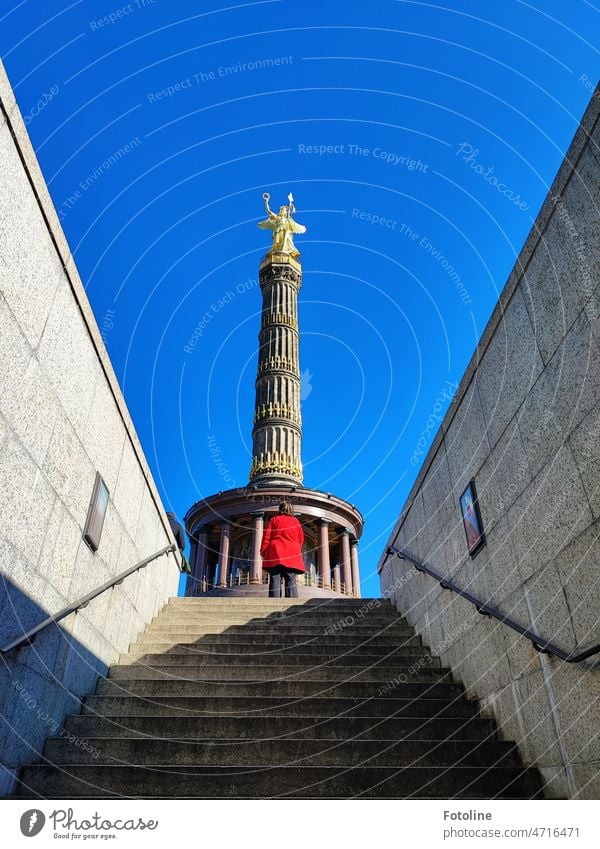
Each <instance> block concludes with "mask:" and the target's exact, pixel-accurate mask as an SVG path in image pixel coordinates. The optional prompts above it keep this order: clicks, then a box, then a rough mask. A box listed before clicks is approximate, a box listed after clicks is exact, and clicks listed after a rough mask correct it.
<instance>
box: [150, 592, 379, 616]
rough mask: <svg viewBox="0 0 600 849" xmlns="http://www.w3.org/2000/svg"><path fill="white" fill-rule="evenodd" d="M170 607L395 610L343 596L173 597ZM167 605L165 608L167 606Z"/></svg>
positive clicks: (361, 599)
mask: <svg viewBox="0 0 600 849" xmlns="http://www.w3.org/2000/svg"><path fill="white" fill-rule="evenodd" d="M167 605H168V607H197V608H199V609H200V608H203V607H205V608H212V607H214V608H220V607H236V608H242V609H244V608H250V609H256V610H260V609H261V608H264V609H265V610H270V609H281V608H286V607H305V608H307V609H310V610H312V609H317V608H320V609H322V610H336V611H337V610H343V609H345V608H349V609H351V610H357V609H359V608H362V609H364V610H365V611H366V612H368V611H370V610H382V609H385V608H386V607H387V608H388V609H389V610H392V611H393V610H394V609H395V608H394V607H393V605H392V603H391V602H390V600H389V599H387V598H349V597H348V596H342V597H340V598H322V599H321V598H314V599H306V598H268V596H264V597H258V598H250V597H248V596H246V597H245V598H243V597H242V598H234V597H232V596H224V597H221V598H218V597H215V598H209V597H203V598H193V597H191V596H185V597H183V596H182V597H179V596H177V597H173V598H170V599H169V601H168V602H167ZM167 605H165V607H166V606H167Z"/></svg>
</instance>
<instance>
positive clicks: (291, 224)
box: [258, 192, 306, 257]
mask: <svg viewBox="0 0 600 849" xmlns="http://www.w3.org/2000/svg"><path fill="white" fill-rule="evenodd" d="M262 197H263V200H264V202H265V209H266V211H267V215H268V216H269V217H268V218H266V219H265V220H264V221H259V222H258V226H259V227H260V228H261V230H272V232H273V244H272V245H271V250H270V251H268V253H269V254H274V253H279V254H289V255H290V256H292V257H297V256H300V251H299V250H298V249H297V247H296V246H295V245H294V238H293V237H294V233H306V227H304V225H303V224H298V222H297V221H294V219H293V218H292V215H293V213H294V212H296V207H295V206H294V196H293V195H292V193H291V192H290V194H289V195H288V200H289V205H288V206H280V207H279V212H278V213H275V212H273V210H272V209H271V207H270V206H269V201H270V200H271V195H270V194H269V193H268V192H264V193H263V196H262Z"/></svg>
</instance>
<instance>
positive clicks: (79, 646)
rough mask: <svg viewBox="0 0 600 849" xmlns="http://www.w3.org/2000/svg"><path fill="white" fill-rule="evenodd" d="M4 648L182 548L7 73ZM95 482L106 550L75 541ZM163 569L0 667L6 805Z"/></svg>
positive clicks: (3, 128)
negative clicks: (101, 489) (163, 553)
mask: <svg viewBox="0 0 600 849" xmlns="http://www.w3.org/2000/svg"><path fill="white" fill-rule="evenodd" d="M0 387H1V391H0V645H6V644H7V643H8V642H10V641H11V640H12V639H13V638H15V637H16V636H18V635H19V634H20V633H23V631H24V630H27V629H28V628H30V627H32V626H33V625H36V624H37V623H38V622H39V621H41V620H42V619H44V618H45V617H46V616H47V615H49V614H52V613H55V612H57V611H58V610H60V609H61V608H62V607H64V606H66V605H67V604H68V603H70V602H72V601H74V600H75V599H77V598H78V597H80V596H82V595H83V594H85V593H87V592H89V591H91V590H93V589H95V588H96V587H97V586H99V585H100V584H102V583H103V582H105V581H107V580H109V579H110V578H111V577H113V576H114V575H116V574H118V573H119V572H121V571H124V570H125V569H127V568H128V567H129V566H132V565H133V564H134V563H136V562H138V561H139V560H141V559H143V558H144V557H147V556H149V555H151V554H153V553H154V552H155V551H157V550H159V549H160V548H163V547H164V546H167V545H169V544H170V543H171V542H174V540H173V537H172V535H171V532H170V529H169V524H168V520H167V518H166V516H165V512H164V509H163V507H162V504H161V501H160V498H159V495H158V492H157V490H156V486H155V484H154V481H153V480H152V475H151V473H150V470H149V468H148V464H147V462H146V459H145V457H144V453H143V451H142V448H141V446H140V443H139V441H138V438H137V436H136V433H135V429H134V427H133V424H132V422H131V419H130V417H129V413H128V411H127V407H126V405H125V402H124V400H123V396H122V394H121V391H120V389H119V385H118V382H117V379H116V376H115V374H114V372H113V370H112V367H111V364H110V360H109V358H108V355H107V353H106V349H105V347H104V344H103V342H102V339H101V337H100V333H99V330H98V327H97V325H96V322H95V319H94V316H93V314H92V311H91V308H90V305H89V302H88V300H87V297H86V294H85V291H84V288H83V285H82V283H81V280H80V278H79V275H78V273H77V268H76V266H75V262H74V260H73V257H72V255H71V253H70V251H69V247H68V245H67V242H66V240H65V237H64V234H63V232H62V228H61V226H60V223H59V221H58V218H57V216H56V213H55V210H54V207H53V205H52V201H51V200H50V196H49V194H48V191H47V188H46V185H45V182H44V179H43V176H42V174H41V171H40V169H39V166H38V163H37V160H36V157H35V154H34V152H33V149H32V147H31V144H30V142H29V138H28V136H27V133H26V130H25V127H24V124H23V121H22V119H21V116H20V113H19V110H18V107H17V105H16V103H15V100H14V96H13V93H12V90H11V87H10V84H9V82H8V79H7V78H6V75H5V73H4V70H3V68H2V66H1V65H0ZM96 471H99V472H100V474H101V475H102V477H103V478H104V480H105V482H106V484H107V486H108V489H109V491H110V503H109V506H108V512H107V515H106V520H105V524H104V529H103V533H102V538H101V542H100V547H99V549H98V551H97V552H96V553H95V554H93V553H92V551H91V550H90V549H89V548H88V547H87V545H86V544H85V542H84V541H83V539H82V530H83V525H84V523H85V519H86V514H87V510H88V504H89V501H90V497H91V494H92V488H93V485H94V479H95V475H96ZM178 558H179V555H178V554H177V555H175V554H171V555H169V556H168V557H162V558H160V559H159V560H157V561H155V562H154V563H152V564H151V565H149V566H148V567H146V568H145V569H144V570H143V571H142V572H140V573H136V574H135V575H133V576H131V577H129V578H128V579H127V580H126V581H125V582H124V583H123V584H122V585H120V586H118V587H115V588H113V589H111V590H109V591H107V592H106V593H105V594H104V595H103V596H101V597H99V598H98V599H96V600H95V601H92V602H91V603H90V604H89V606H88V607H87V608H86V609H85V610H82V611H81V612H78V613H76V614H73V615H71V616H70V617H69V618H67V619H65V620H64V621H63V623H62V626H61V627H60V628H57V627H53V628H50V629H48V630H46V631H44V632H42V633H41V634H40V635H39V636H38V637H37V639H36V641H35V642H34V643H33V645H32V646H31V647H27V648H22V649H20V650H18V651H16V652H13V653H11V654H9V655H5V656H4V661H5V662H0V764H1V767H0V795H6V794H8V793H9V792H10V791H11V789H12V788H13V787H14V782H15V775H16V772H17V770H18V767H19V766H20V765H21V764H23V763H28V762H33V761H35V760H37V759H38V758H39V753H40V752H41V748H42V746H43V743H44V740H45V738H46V737H47V736H48V735H49V734H56V733H58V732H59V731H60V729H61V728H62V723H63V719H64V716H65V714H66V713H67V712H73V711H74V712H76V711H77V707H78V700H79V697H80V696H81V695H83V694H85V693H87V692H90V691H92V690H93V688H94V685H95V679H96V677H97V676H98V675H99V674H103V673H104V672H105V671H106V669H107V666H108V665H109V664H110V663H112V662H114V661H115V660H116V659H117V657H118V655H119V654H120V653H121V652H124V651H126V650H127V649H128V646H129V644H130V643H131V642H133V641H134V640H135V639H136V637H137V635H138V634H139V633H140V632H141V631H142V630H143V629H144V628H145V626H146V624H147V623H148V622H149V621H150V620H151V619H152V617H153V616H154V615H155V614H156V613H157V612H158V610H159V609H160V608H161V607H162V606H163V604H165V603H166V601H167V600H168V598H169V597H170V596H174V595H176V594H177V588H178V581H179V568H178V562H177V561H178Z"/></svg>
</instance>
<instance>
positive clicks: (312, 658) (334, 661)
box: [119, 647, 448, 675]
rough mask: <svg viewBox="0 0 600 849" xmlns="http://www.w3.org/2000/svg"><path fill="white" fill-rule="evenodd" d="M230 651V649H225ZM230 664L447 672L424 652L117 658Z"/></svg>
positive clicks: (201, 653) (199, 651)
mask: <svg viewBox="0 0 600 849" xmlns="http://www.w3.org/2000/svg"><path fill="white" fill-rule="evenodd" d="M228 648H230V647H228ZM223 663H228V664H229V663H231V664H233V665H238V666H256V665H261V664H265V663H281V664H284V665H285V666H306V665H307V664H310V665H312V666H317V665H327V666H332V665H339V666H349V665H356V664H358V665H360V666H375V665H378V666H385V667H386V668H387V667H389V666H397V667H401V668H402V669H404V670H405V672H407V674H408V672H409V671H410V673H411V674H415V672H416V673H418V674H419V675H429V674H430V673H434V674H436V675H441V674H444V673H445V672H447V671H448V670H442V669H441V667H440V661H439V658H431V657H429V656H428V655H426V654H425V653H423V654H421V655H420V656H419V657H415V656H412V657H411V656H410V655H401V654H396V653H395V652H394V653H391V654H390V653H386V654H362V653H359V652H356V653H355V652H353V653H351V654H350V653H346V654H325V653H323V652H315V651H314V650H313V649H311V650H310V652H294V653H292V652H281V651H279V650H272V649H271V650H269V651H266V652H259V651H254V652H252V653H250V652H239V653H235V654H234V653H233V652H229V651H227V652H221V651H212V652H206V651H203V650H202V649H201V648H200V649H197V650H196V649H194V648H192V649H189V650H188V651H178V652H175V651H173V650H169V651H168V652H166V653H162V652H148V653H146V652H143V651H142V652H140V651H135V652H130V653H129V654H123V655H121V657H120V658H119V665H120V666H131V665H132V664H141V665H143V666H148V667H152V668H155V667H161V666H162V667H167V666H168V667H171V666H212V665H215V664H223Z"/></svg>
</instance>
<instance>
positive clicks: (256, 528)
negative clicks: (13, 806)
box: [250, 510, 265, 584]
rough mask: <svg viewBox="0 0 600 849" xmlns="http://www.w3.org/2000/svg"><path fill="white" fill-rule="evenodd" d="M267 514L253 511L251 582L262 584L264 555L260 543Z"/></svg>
mask: <svg viewBox="0 0 600 849" xmlns="http://www.w3.org/2000/svg"><path fill="white" fill-rule="evenodd" d="M264 520H265V514H264V513H263V512H262V511H260V510H258V511H257V512H256V513H252V563H251V564H250V583H251V584H262V557H261V556H260V545H261V543H262V538H263V529H264Z"/></svg>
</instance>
